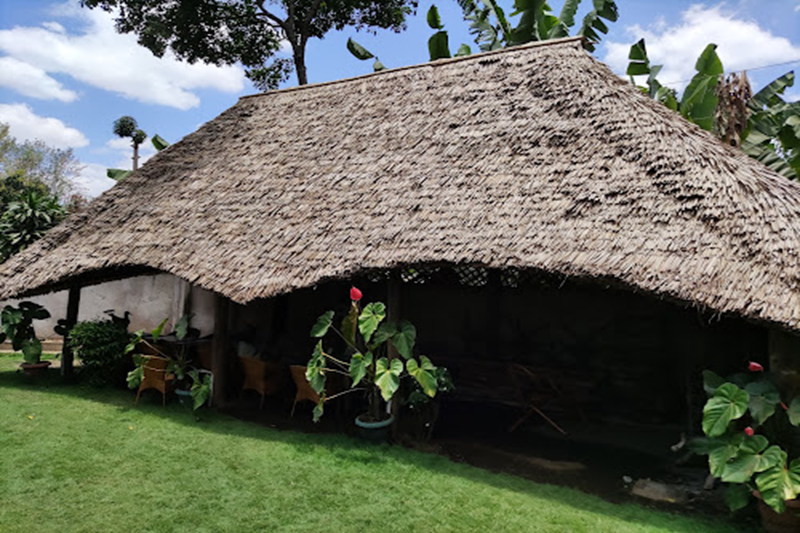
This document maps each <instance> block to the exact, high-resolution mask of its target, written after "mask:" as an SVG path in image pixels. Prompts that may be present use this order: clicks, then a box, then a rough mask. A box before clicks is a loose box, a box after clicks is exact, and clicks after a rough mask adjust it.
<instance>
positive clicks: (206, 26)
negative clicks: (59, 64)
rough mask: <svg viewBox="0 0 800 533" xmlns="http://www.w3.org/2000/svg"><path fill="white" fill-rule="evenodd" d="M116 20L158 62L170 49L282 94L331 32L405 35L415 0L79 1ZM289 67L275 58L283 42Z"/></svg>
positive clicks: (303, 74)
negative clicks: (233, 67) (243, 71)
mask: <svg viewBox="0 0 800 533" xmlns="http://www.w3.org/2000/svg"><path fill="white" fill-rule="evenodd" d="M81 4H82V5H84V6H86V7H89V8H95V7H99V8H101V9H104V10H107V11H111V10H114V9H119V11H118V12H117V19H116V22H117V31H119V32H120V33H135V34H136V35H137V36H138V38H139V44H141V45H143V46H145V47H147V48H148V49H149V50H150V51H151V52H153V53H154V54H155V55H156V56H159V57H160V56H163V55H164V53H165V52H166V51H167V50H168V49H169V50H172V52H173V53H175V55H176V56H177V57H179V58H180V59H185V60H187V61H190V62H194V61H198V60H199V61H204V62H207V63H213V64H216V65H222V64H232V63H236V62H241V63H242V64H243V65H244V66H245V67H246V68H247V76H248V78H250V79H251V80H252V81H253V83H254V84H255V85H256V86H257V87H259V88H260V89H263V90H268V89H272V88H275V87H277V85H278V84H279V83H280V82H281V81H283V80H285V79H287V77H288V75H289V74H290V73H291V70H292V67H293V68H294V70H295V71H296V72H297V80H298V82H299V83H300V85H304V84H306V83H308V73H307V69H306V57H305V56H306V46H307V44H308V40H309V39H311V38H318V39H321V38H322V37H323V36H324V35H325V34H326V33H328V32H329V31H330V30H332V29H337V30H341V29H343V28H345V27H348V26H353V27H355V28H357V29H363V28H372V29H377V28H382V29H391V30H394V31H401V30H403V29H404V28H405V21H406V17H407V16H408V15H409V14H411V13H413V11H414V10H415V9H416V7H417V0H324V1H323V0H270V1H267V0H82V1H81ZM282 41H285V42H288V43H289V45H290V46H291V47H292V59H291V61H287V60H285V59H282V58H275V57H274V56H275V54H276V53H277V52H278V51H279V50H280V46H281V42H282Z"/></svg>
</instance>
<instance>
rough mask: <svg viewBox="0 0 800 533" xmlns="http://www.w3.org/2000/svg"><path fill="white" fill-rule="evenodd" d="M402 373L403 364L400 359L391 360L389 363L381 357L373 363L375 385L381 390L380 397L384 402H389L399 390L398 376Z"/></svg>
mask: <svg viewBox="0 0 800 533" xmlns="http://www.w3.org/2000/svg"><path fill="white" fill-rule="evenodd" d="M402 373H403V362H402V361H401V360H400V359H392V361H391V363H390V362H389V360H388V359H387V358H385V357H381V358H380V359H378V361H377V362H376V363H375V385H377V386H378V388H379V389H380V390H381V396H382V397H383V399H384V400H385V401H387V402H388V401H389V400H391V399H392V396H394V393H395V392H397V389H398V388H400V374H402Z"/></svg>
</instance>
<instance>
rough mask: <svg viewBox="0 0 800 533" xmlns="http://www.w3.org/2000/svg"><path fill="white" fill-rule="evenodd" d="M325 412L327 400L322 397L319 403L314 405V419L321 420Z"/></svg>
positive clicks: (315, 420)
mask: <svg viewBox="0 0 800 533" xmlns="http://www.w3.org/2000/svg"><path fill="white" fill-rule="evenodd" d="M324 412H325V400H324V399H323V398H320V400H319V401H318V402H317V405H315V406H314V411H313V412H312V414H311V416H312V420H313V421H314V422H319V419H320V418H322V414H323V413H324Z"/></svg>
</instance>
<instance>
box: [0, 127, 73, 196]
mask: <svg viewBox="0 0 800 533" xmlns="http://www.w3.org/2000/svg"><path fill="white" fill-rule="evenodd" d="M81 168H82V166H81V164H80V162H79V161H78V160H77V159H76V158H75V154H74V152H73V151H72V149H71V148H67V149H63V148H53V147H52V146H48V145H47V144H45V143H44V142H42V141H24V142H18V141H17V140H16V139H14V137H12V136H11V135H10V133H9V127H8V125H7V124H2V123H0V190H17V192H20V191H21V190H22V189H25V190H27V189H29V188H31V187H32V188H34V189H37V190H40V191H42V192H46V193H48V194H50V195H51V196H54V197H55V198H56V199H57V200H58V201H59V202H62V203H63V202H66V201H67V199H68V198H69V197H70V196H71V195H73V194H75V193H76V192H78V186H77V185H76V183H75V178H76V177H77V176H78V174H79V173H80V171H81ZM2 195H3V193H1V192H0V200H2Z"/></svg>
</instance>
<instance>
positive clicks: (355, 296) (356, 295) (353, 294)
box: [350, 287, 363, 302]
mask: <svg viewBox="0 0 800 533" xmlns="http://www.w3.org/2000/svg"><path fill="white" fill-rule="evenodd" d="M362 296H363V294H361V291H360V290H358V289H356V288H355V287H350V299H351V300H353V301H354V302H357V301H359V300H360V299H361V297H362Z"/></svg>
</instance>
